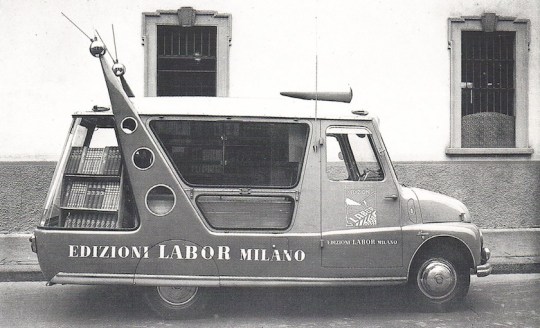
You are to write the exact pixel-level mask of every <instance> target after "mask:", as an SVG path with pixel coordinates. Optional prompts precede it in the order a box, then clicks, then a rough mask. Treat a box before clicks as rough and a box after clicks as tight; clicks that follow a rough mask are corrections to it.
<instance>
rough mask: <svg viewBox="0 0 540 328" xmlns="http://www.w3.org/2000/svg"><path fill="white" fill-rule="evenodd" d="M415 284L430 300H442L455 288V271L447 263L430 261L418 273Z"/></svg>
mask: <svg viewBox="0 0 540 328" xmlns="http://www.w3.org/2000/svg"><path fill="white" fill-rule="evenodd" d="M417 282H418V287H419V288H420V291H421V292H422V293H424V295H426V296H427V297H429V298H431V299H442V298H445V297H447V296H448V295H450V294H451V293H452V292H453V291H454V289H455V288H456V283H457V275H456V270H455V269H454V267H453V266H452V264H450V263H449V262H448V261H445V260H442V259H434V260H430V261H427V262H426V263H424V265H423V266H422V267H421V268H420V270H419V271H418V277H417Z"/></svg>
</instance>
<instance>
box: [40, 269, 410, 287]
mask: <svg viewBox="0 0 540 328" xmlns="http://www.w3.org/2000/svg"><path fill="white" fill-rule="evenodd" d="M406 282H407V277H386V278H380V277H378V278H317V277H309V278H304V277H234V276H226V277H218V276H181V275H143V274H125V273H124V274H122V273H110V274H109V273H67V272H59V273H58V274H56V275H55V276H54V277H53V278H52V279H51V281H50V283H52V284H74V285H107V284H108V285H113V284H114V285H139V286H171V287H172V286H193V287H297V286H319V287H323V286H373V285H377V286H378V285H399V284H404V283H406Z"/></svg>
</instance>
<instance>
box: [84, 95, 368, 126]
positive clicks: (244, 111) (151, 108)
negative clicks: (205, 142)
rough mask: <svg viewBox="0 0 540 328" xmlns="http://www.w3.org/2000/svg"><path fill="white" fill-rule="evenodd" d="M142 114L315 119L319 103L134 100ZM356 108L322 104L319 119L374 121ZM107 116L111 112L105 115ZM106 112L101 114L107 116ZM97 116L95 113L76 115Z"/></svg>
mask: <svg viewBox="0 0 540 328" xmlns="http://www.w3.org/2000/svg"><path fill="white" fill-rule="evenodd" d="M130 100H131V102H132V103H133V104H134V105H135V108H136V110H137V111H138V112H139V115H143V116H146V115H164V116H169V115H183V116H220V117H277V118H308V119H309V118H311V119H312V118H315V101H314V100H302V99H294V98H286V97H282V98H232V97H134V98H130ZM353 110H359V108H355V107H354V105H352V104H348V103H341V102H333V101H318V103H317V118H321V119H337V120H372V118H371V117H370V116H363V115H357V114H353V113H352V111H353ZM105 113H111V112H110V111H109V112H105ZM105 113H99V114H100V115H103V114H105ZM81 114H82V115H85V114H97V113H95V112H84V113H76V115H81Z"/></svg>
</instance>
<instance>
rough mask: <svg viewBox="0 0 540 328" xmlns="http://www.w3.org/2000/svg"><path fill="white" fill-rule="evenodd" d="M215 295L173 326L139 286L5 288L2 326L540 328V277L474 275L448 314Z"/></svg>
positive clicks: (349, 295) (361, 296)
mask: <svg viewBox="0 0 540 328" xmlns="http://www.w3.org/2000/svg"><path fill="white" fill-rule="evenodd" d="M211 292H214V293H215V297H213V298H212V299H211V301H210V302H209V304H208V305H207V307H206V308H204V311H203V312H202V314H201V315H200V316H198V317H195V318H189V319H180V320H172V321H167V320H164V319H162V318H159V317H157V316H156V315H154V314H153V313H152V312H151V311H150V310H149V308H148V306H147V305H146V304H145V303H144V301H143V300H142V297H141V295H140V289H138V288H136V287H131V286H74V285H69V286H68V285H66V286H61V285H55V286H50V287H47V286H45V284H44V282H2V283H0V318H1V320H0V327H10V328H11V327H15V328H16V327H34V328H40V327H54V328H64V327H70V328H71V327H119V328H122V327H194V328H197V327H210V328H212V327H220V328H233V327H234V328H237V327H238V328H244V327H246V328H247V327H265V328H274V327H276V328H290V327H294V328H303V327H338V328H341V327H363V328H375V327H385V328H397V327H399V328H402V327H439V328H452V327H460V328H463V327H464V328H473V327H474V328H481V327H490V328H491V327H520V328H527V327H540V311H539V309H538V304H539V303H540V274H508V275H506V274H498V275H491V276H488V277H484V278H477V277H472V280H471V287H470V290H469V293H468V295H467V297H466V298H465V300H464V302H463V303H462V304H460V305H459V306H458V307H457V308H456V309H455V310H453V311H451V312H443V313H432V312H427V311H425V309H422V308H418V307H416V306H414V305H415V304H414V303H413V302H411V300H410V299H409V298H408V297H407V295H406V293H404V288H403V287H400V286H387V287H372V288H367V287H363V288H359V287H354V288H350V287H344V288H333V287H327V288H236V289H235V288H223V289H221V288H216V289H212V290H211ZM411 303H412V305H413V306H411Z"/></svg>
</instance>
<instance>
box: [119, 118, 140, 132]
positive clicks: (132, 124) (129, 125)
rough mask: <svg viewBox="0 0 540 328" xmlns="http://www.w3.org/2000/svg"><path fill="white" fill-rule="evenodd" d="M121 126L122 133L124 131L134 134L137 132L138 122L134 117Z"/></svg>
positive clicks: (124, 121)
mask: <svg viewBox="0 0 540 328" xmlns="http://www.w3.org/2000/svg"><path fill="white" fill-rule="evenodd" d="M120 126H121V127H122V131H124V133H126V134H132V133H133V132H135V130H137V121H135V119H134V118H132V117H126V118H125V119H124V120H123V121H122V124H120Z"/></svg>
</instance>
